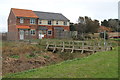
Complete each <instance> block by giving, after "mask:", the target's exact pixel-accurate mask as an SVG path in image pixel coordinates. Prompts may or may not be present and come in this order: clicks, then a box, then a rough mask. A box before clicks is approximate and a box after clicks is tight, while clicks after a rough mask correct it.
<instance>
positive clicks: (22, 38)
mask: <svg viewBox="0 0 120 80" xmlns="http://www.w3.org/2000/svg"><path fill="white" fill-rule="evenodd" d="M20 40H24V30H20Z"/></svg>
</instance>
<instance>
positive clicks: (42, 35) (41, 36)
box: [38, 31, 44, 39]
mask: <svg viewBox="0 0 120 80" xmlns="http://www.w3.org/2000/svg"><path fill="white" fill-rule="evenodd" d="M38 34H39V39H42V38H43V37H44V34H43V31H39V32H38Z"/></svg>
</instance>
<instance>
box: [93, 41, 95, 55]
mask: <svg viewBox="0 0 120 80" xmlns="http://www.w3.org/2000/svg"><path fill="white" fill-rule="evenodd" d="M94 52H95V43H93V54H94Z"/></svg>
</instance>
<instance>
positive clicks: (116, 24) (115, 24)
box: [101, 19, 120, 32]
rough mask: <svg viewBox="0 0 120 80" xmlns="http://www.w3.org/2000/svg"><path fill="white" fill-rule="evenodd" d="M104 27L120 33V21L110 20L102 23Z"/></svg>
mask: <svg viewBox="0 0 120 80" xmlns="http://www.w3.org/2000/svg"><path fill="white" fill-rule="evenodd" d="M101 25H102V26H106V27H110V28H112V30H113V31H118V32H120V21H119V20H118V19H108V20H106V19H105V20H103V21H101Z"/></svg>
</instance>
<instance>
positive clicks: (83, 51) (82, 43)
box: [81, 41, 84, 54]
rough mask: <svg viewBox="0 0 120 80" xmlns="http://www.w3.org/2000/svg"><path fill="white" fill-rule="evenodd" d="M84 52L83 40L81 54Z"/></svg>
mask: <svg viewBox="0 0 120 80" xmlns="http://www.w3.org/2000/svg"><path fill="white" fill-rule="evenodd" d="M83 52H84V41H82V51H81V54H83Z"/></svg>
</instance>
